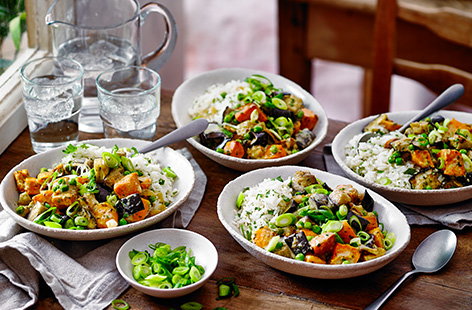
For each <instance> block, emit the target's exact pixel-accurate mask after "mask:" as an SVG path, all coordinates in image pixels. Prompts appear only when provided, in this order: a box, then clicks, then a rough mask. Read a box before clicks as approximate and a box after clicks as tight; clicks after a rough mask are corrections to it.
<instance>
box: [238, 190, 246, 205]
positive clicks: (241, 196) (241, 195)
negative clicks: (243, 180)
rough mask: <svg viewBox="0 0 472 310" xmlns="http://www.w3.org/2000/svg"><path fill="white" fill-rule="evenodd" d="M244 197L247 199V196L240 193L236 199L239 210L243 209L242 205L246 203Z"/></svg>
mask: <svg viewBox="0 0 472 310" xmlns="http://www.w3.org/2000/svg"><path fill="white" fill-rule="evenodd" d="M244 197H246V196H245V195H244V193H243V192H241V193H239V195H238V198H237V199H236V207H237V208H238V209H240V208H241V205H242V204H243V202H244Z"/></svg>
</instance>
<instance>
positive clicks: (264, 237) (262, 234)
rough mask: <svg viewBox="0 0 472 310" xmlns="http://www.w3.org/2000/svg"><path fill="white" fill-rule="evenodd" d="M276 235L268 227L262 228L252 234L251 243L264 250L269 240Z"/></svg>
mask: <svg viewBox="0 0 472 310" xmlns="http://www.w3.org/2000/svg"><path fill="white" fill-rule="evenodd" d="M275 235H276V233H275V232H273V231H272V230H271V229H270V228H269V227H267V226H264V227H261V228H259V229H258V230H256V232H255V233H254V238H253V240H252V241H253V242H254V244H255V245H257V246H258V247H261V248H265V247H266V246H267V245H268V244H269V241H270V239H272V237H274V236H275Z"/></svg>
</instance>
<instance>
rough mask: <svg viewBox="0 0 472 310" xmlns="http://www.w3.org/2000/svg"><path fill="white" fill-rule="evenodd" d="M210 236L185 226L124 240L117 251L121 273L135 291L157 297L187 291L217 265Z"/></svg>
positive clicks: (180, 293) (214, 249)
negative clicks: (208, 237) (206, 236)
mask: <svg viewBox="0 0 472 310" xmlns="http://www.w3.org/2000/svg"><path fill="white" fill-rule="evenodd" d="M217 264H218V252H217V251H216V248H215V246H214V245H213V243H211V241H210V240H208V239H207V238H205V237H203V236H202V235H200V234H197V233H195V232H192V231H189V230H185V229H174V228H165V229H156V230H151V231H147V232H145V233H142V234H139V235H137V236H135V237H133V238H131V239H129V240H128V241H126V242H125V243H124V244H123V245H122V246H121V248H120V250H119V251H118V253H117V255H116V266H117V269H118V271H119V272H120V274H121V276H123V278H125V280H126V281H128V282H129V284H130V285H131V286H133V287H134V288H135V289H137V290H138V291H141V292H143V293H145V294H148V295H151V296H154V297H160V298H175V297H180V296H183V295H187V294H189V293H192V292H193V291H195V290H197V289H198V288H200V287H201V286H203V285H204V284H205V282H206V281H208V279H209V278H210V276H211V275H212V274H213V272H214V271H215V269H216V266H217Z"/></svg>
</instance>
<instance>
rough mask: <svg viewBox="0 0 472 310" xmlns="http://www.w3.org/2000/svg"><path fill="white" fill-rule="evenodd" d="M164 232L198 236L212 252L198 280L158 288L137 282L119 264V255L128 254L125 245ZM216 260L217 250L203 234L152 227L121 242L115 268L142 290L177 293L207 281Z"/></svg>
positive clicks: (179, 229) (214, 268)
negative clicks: (174, 286) (210, 258)
mask: <svg viewBox="0 0 472 310" xmlns="http://www.w3.org/2000/svg"><path fill="white" fill-rule="evenodd" d="M166 233H167V234H169V233H170V234H183V235H191V236H193V237H194V238H199V239H200V240H202V241H203V242H204V243H205V244H206V245H207V249H206V251H208V250H210V251H212V252H214V254H215V258H214V259H213V260H211V264H210V269H209V270H208V269H205V273H204V274H203V276H202V278H201V279H200V280H198V281H197V282H195V283H192V284H189V285H186V286H183V287H179V288H167V289H160V288H155V287H150V286H146V285H142V284H140V283H138V281H136V280H135V279H132V278H130V277H129V276H128V275H127V274H126V273H125V271H124V268H123V267H122V266H121V264H120V262H119V257H120V256H127V255H128V253H125V247H127V246H128V245H130V244H132V243H133V242H135V241H136V240H138V239H141V238H144V236H147V235H153V234H156V235H159V234H166ZM156 238H157V237H156ZM192 251H193V249H192ZM218 261H219V255H218V250H217V249H216V247H215V245H214V244H213V242H211V241H210V240H209V239H208V238H207V237H205V236H203V235H201V234H199V233H197V232H194V231H191V230H188V229H184V228H158V229H153V230H148V231H145V232H142V233H140V234H138V235H136V236H134V237H132V238H130V239H128V240H127V241H126V242H125V243H123V244H122V245H121V247H120V249H119V250H118V252H117V253H116V255H115V264H116V269H117V270H118V272H119V273H120V275H121V276H122V277H123V278H124V279H125V280H126V281H127V282H128V283H130V284H132V285H133V286H136V287H139V288H141V289H142V290H152V291H153V292H161V293H179V292H181V293H184V292H186V291H188V290H191V289H197V288H198V287H199V286H200V285H202V284H203V283H205V282H206V281H208V280H209V279H210V277H211V275H212V274H213V273H214V272H215V270H216V267H217V266H218Z"/></svg>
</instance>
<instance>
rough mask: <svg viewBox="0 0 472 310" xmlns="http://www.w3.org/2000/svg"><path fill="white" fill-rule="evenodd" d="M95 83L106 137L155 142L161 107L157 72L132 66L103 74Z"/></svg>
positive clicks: (159, 79)
mask: <svg viewBox="0 0 472 310" xmlns="http://www.w3.org/2000/svg"><path fill="white" fill-rule="evenodd" d="M96 83H97V94H98V101H99V102H100V118H101V119H102V123H103V131H104V133H105V137H107V138H114V137H121V138H132V139H143V140H153V139H154V138H155V136H156V128H157V118H158V117H159V114H160V107H161V106H160V103H161V78H160V76H159V74H158V73H157V72H155V71H153V70H151V69H149V68H144V67H137V66H129V67H124V68H119V69H116V70H110V71H105V72H103V73H101V74H100V75H99V76H98V77H97V81H96Z"/></svg>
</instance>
